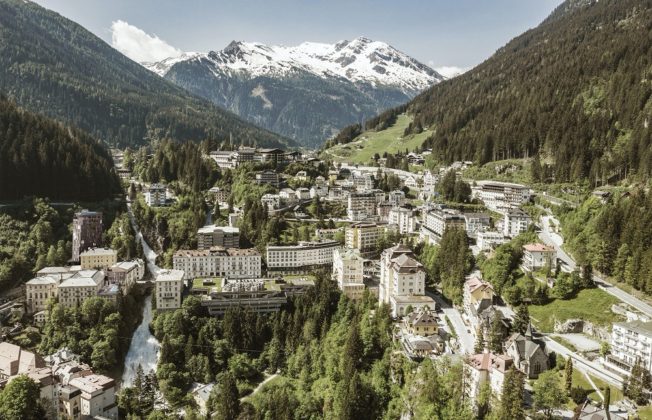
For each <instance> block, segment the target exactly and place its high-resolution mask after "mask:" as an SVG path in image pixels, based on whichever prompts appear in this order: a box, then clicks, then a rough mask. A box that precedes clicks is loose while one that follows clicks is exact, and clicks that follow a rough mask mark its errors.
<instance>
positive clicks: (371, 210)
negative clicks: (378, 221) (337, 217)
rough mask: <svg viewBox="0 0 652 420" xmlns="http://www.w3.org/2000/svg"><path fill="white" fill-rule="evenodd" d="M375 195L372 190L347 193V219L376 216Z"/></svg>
mask: <svg viewBox="0 0 652 420" xmlns="http://www.w3.org/2000/svg"><path fill="white" fill-rule="evenodd" d="M376 204H377V202H376V195H375V194H374V193H373V192H357V193H351V194H349V199H348V206H347V209H346V215H347V217H348V218H349V220H366V219H373V218H375V217H376Z"/></svg>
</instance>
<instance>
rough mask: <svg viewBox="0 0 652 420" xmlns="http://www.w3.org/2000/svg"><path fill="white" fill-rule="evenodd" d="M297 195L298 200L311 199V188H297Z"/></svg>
mask: <svg viewBox="0 0 652 420" xmlns="http://www.w3.org/2000/svg"><path fill="white" fill-rule="evenodd" d="M294 194H296V196H297V200H309V199H310V190H309V189H308V188H303V187H301V188H297V190H296V191H295V192H294Z"/></svg>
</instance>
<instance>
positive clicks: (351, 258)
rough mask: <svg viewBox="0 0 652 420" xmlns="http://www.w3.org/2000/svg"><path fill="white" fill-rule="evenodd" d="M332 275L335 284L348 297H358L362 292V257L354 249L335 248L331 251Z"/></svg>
mask: <svg viewBox="0 0 652 420" xmlns="http://www.w3.org/2000/svg"><path fill="white" fill-rule="evenodd" d="M333 277H334V278H335V281H337V286H338V287H339V288H340V290H341V291H342V293H344V294H345V295H346V296H348V297H349V299H360V298H362V296H363V294H364V288H365V284H364V259H363V258H362V257H361V256H360V252H359V251H357V250H355V249H336V250H335V251H334V253H333Z"/></svg>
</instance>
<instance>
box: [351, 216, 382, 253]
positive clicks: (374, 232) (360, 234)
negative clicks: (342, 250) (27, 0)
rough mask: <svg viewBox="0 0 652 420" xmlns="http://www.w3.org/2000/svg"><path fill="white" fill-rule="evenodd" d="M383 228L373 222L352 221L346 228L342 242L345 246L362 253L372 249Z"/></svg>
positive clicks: (374, 247)
mask: <svg viewBox="0 0 652 420" xmlns="http://www.w3.org/2000/svg"><path fill="white" fill-rule="evenodd" d="M382 234H383V228H382V227H380V226H378V225H377V224H375V223H354V224H352V225H351V226H349V227H347V228H346V231H345V233H344V241H345V242H344V243H345V245H346V247H347V248H352V249H357V250H358V251H360V252H361V253H362V254H364V253H367V252H371V251H374V250H375V249H376V246H377V243H378V239H379V238H380V237H381V235H382Z"/></svg>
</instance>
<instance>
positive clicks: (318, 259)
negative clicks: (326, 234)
mask: <svg viewBox="0 0 652 420" xmlns="http://www.w3.org/2000/svg"><path fill="white" fill-rule="evenodd" d="M339 247H340V244H339V243H338V242H337V241H332V240H324V241H319V242H299V244H298V245H268V246H267V268H268V269H269V270H272V271H287V272H303V271H305V270H308V269H310V268H317V267H320V266H327V265H331V264H332V263H333V251H335V250H336V249H338V248H339Z"/></svg>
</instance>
